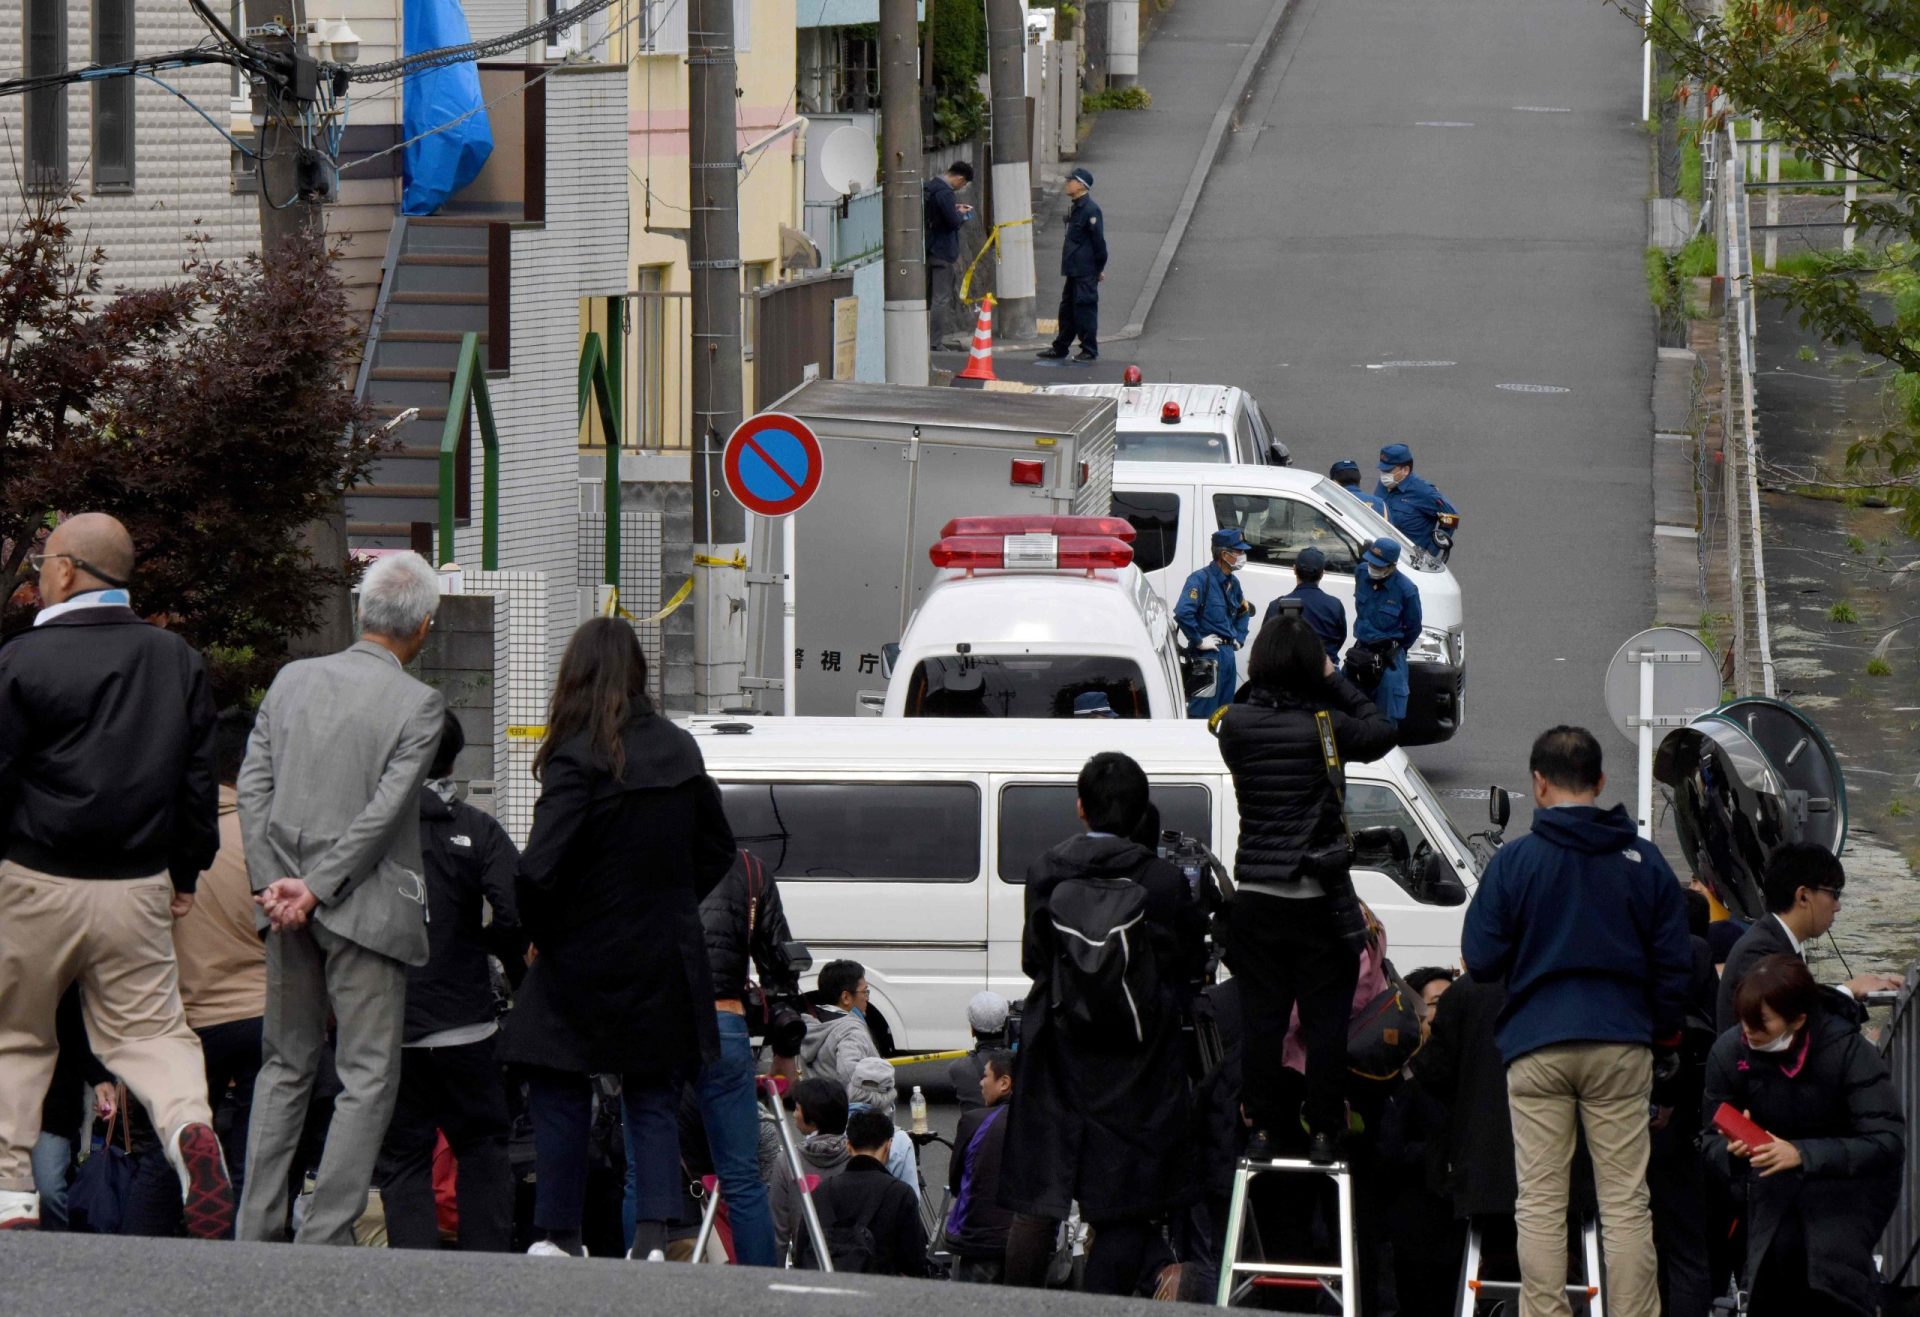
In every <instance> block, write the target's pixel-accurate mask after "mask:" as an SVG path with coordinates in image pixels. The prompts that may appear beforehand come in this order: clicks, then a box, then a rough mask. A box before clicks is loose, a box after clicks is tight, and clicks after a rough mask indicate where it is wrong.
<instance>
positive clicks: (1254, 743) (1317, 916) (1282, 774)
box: [1218, 613, 1395, 1162]
mask: <svg viewBox="0 0 1920 1317" xmlns="http://www.w3.org/2000/svg"><path fill="white" fill-rule="evenodd" d="M1247 678H1248V680H1247V686H1246V688H1245V689H1244V690H1243V691H1241V693H1240V695H1239V697H1238V698H1237V699H1236V701H1235V702H1234V703H1233V704H1232V705H1230V706H1228V708H1227V709H1226V711H1225V713H1224V714H1223V715H1222V716H1221V718H1220V722H1219V725H1218V731H1219V735H1220V755H1221V757H1222V758H1223V759H1225V760H1226V762H1227V768H1228V770H1229V771H1231V772H1232V774H1233V790H1234V795H1235V797H1236V798H1237V799H1238V801H1239V804H1240V841H1239V848H1238V850H1237V851H1236V852H1235V854H1234V886H1235V889H1236V892H1237V895H1236V896H1235V897H1234V902H1233V920H1232V926H1231V930H1230V932H1229V935H1228V939H1227V965H1228V967H1229V968H1230V969H1231V970H1232V971H1233V976H1234V979H1235V981H1237V982H1238V983H1239V984H1240V994H1241V1003H1242V1005H1241V1009H1242V1011H1243V1014H1244V1020H1245V1026H1244V1027H1245V1036H1246V1052H1245V1055H1246V1060H1245V1082H1244V1085H1243V1087H1242V1096H1241V1103H1242V1106H1243V1107H1244V1108H1245V1109H1246V1113H1247V1115H1248V1117H1249V1118H1250V1119H1251V1120H1252V1121H1253V1123H1254V1126H1255V1129H1256V1131H1257V1132H1258V1133H1259V1134H1260V1135H1262V1136H1264V1137H1263V1138H1261V1139H1260V1140H1259V1145H1260V1146H1259V1147H1258V1148H1257V1149H1255V1151H1256V1152H1258V1153H1259V1154H1260V1155H1270V1151H1271V1150H1273V1149H1274V1145H1275V1144H1279V1145H1281V1146H1285V1145H1288V1144H1293V1143H1296V1142H1298V1141H1299V1131H1300V1128H1301V1126H1302V1125H1303V1124H1304V1125H1305V1126H1306V1132H1307V1135H1308V1138H1307V1144H1308V1148H1307V1151H1308V1155H1309V1156H1310V1157H1312V1158H1313V1160H1315V1161H1319V1162H1331V1161H1333V1160H1334V1159H1335V1158H1336V1156H1337V1155H1338V1150H1339V1144H1340V1141H1341V1140H1342V1138H1343V1137H1344V1136H1345V1134H1346V1131H1347V1112H1346V1074H1347V1064H1346V1062H1347V1017H1348V1014H1349V1012H1350V1011H1351V1009H1352V1002H1353V992H1354V986H1355V984H1356V983H1357V982H1358V979H1359V973H1360V952H1359V948H1358V946H1357V945H1356V944H1355V943H1354V942H1352V941H1351V940H1349V939H1347V938H1346V937H1345V936H1343V933H1342V930H1341V928H1340V927H1339V925H1338V923H1337V920H1336V913H1337V911H1336V900H1337V898H1338V897H1339V896H1340V894H1341V893H1340V890H1339V889H1340V884H1341V882H1342V881H1344V867H1343V866H1341V865H1339V864H1338V863H1337V861H1338V850H1339V844H1340V843H1341V841H1342V839H1343V838H1344V836H1345V828H1346V825H1345V822H1344V820H1343V815H1342V810H1343V807H1344V802H1343V801H1342V800H1341V798H1340V795H1339V793H1338V792H1337V791H1336V790H1335V788H1334V779H1333V775H1332V774H1331V773H1330V772H1329V765H1328V763H1327V756H1326V753H1325V751H1324V749H1323V745H1322V737H1321V728H1320V720H1319V715H1321V714H1325V715H1326V716H1327V726H1328V731H1329V733H1330V734H1331V736H1332V738H1333V744H1334V746H1335V748H1336V749H1337V751H1338V754H1339V758H1340V761H1341V762H1342V763H1343V764H1344V763H1347V762H1351V761H1361V762H1364V761H1367V760H1372V759H1378V758H1380V757H1381V756H1382V755H1384V754H1386V753H1387V752H1388V751H1389V750H1391V749H1393V744H1394V740H1395V731H1394V725H1393V723H1392V721H1391V720H1389V719H1388V718H1386V717H1385V716H1383V715H1382V714H1381V713H1380V711H1379V710H1378V709H1376V708H1374V707H1373V704H1372V702H1371V701H1369V700H1368V699H1367V697H1366V696H1364V695H1362V694H1361V693H1360V691H1359V689H1358V688H1357V687H1355V686H1354V684H1353V683H1352V682H1350V681H1348V680H1347V679H1346V678H1345V677H1344V676H1342V675H1341V674H1340V672H1339V671H1338V670H1337V669H1335V667H1334V666H1333V663H1332V662H1331V661H1330V660H1329V659H1328V658H1327V652H1326V649H1325V647H1324V646H1322V644H1321V643H1320V639H1319V637H1317V636H1315V635H1314V633H1313V631H1312V629H1311V628H1309V627H1308V626H1307V624H1306V622H1305V621H1304V620H1303V619H1302V618H1301V617H1300V615H1299V614H1297V613H1280V614H1277V615H1275V616H1274V617H1273V618H1272V620H1270V621H1269V622H1267V623H1266V625H1264V626H1262V627H1261V628H1260V634H1259V636H1258V637H1257V638H1256V639H1255V640H1254V642H1253V655H1252V661H1251V662H1250V663H1249V664H1248V667H1247ZM1330 852H1332V854H1331V855H1330ZM1295 1005H1298V1006H1299V1008H1300V1028H1301V1036H1302V1041H1303V1042H1304V1043H1305V1048H1306V1100H1305V1102H1304V1104H1303V1105H1302V1106H1301V1107H1299V1108H1292V1109H1287V1108H1288V1107H1289V1104H1288V1102H1287V1100H1286V1098H1285V1096H1284V1095H1285V1094H1286V1093H1287V1092H1288V1090H1289V1087H1290V1086H1289V1083H1288V1080H1287V1077H1286V1075H1285V1073H1284V1072H1285V1066H1284V1063H1283V1061H1282V1059H1281V1058H1282V1055H1283V1044H1284V1043H1285V1041H1286V1036H1287V1030H1288V1026H1289V1023H1290V1022H1291V1019H1292V1016H1293V1008H1294V1007H1295Z"/></svg>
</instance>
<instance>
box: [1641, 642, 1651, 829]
mask: <svg viewBox="0 0 1920 1317" xmlns="http://www.w3.org/2000/svg"><path fill="white" fill-rule="evenodd" d="M1651 657H1652V655H1649V654H1642V655H1641V656H1640V783H1639V786H1640V800H1639V821H1640V836H1641V838H1642V839H1643V840H1646V841H1652V840H1653V664H1652V663H1650V662H1648V661H1647V660H1648V659H1649V658H1651Z"/></svg>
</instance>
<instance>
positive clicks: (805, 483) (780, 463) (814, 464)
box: [720, 412, 825, 517]
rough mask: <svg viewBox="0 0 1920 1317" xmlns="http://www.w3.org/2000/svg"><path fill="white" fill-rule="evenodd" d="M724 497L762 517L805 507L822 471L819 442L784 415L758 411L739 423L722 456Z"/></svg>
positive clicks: (791, 418)
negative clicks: (734, 500)
mask: <svg viewBox="0 0 1920 1317" xmlns="http://www.w3.org/2000/svg"><path fill="white" fill-rule="evenodd" d="M720 466H721V471H722V473H723V474H724V475H725V477H726V481H727V492H729V493H730V494H732V495H733V496H734V498H736V499H737V500H739V503H740V506H741V507H743V508H745V509H746V510H747V511H749V512H752V513H756V514H757V515H759V516H762V517H784V516H787V515H789V514H791V513H794V512H798V511H799V510H800V509H801V508H803V507H805V506H806V504H807V500H808V499H810V498H812V497H813V496H814V493H815V491H817V490H818V489H819V488H820V476H821V472H822V470H823V468H824V466H825V463H824V460H823V459H822V457H821V453H820V440H819V439H818V438H817V437H816V436H815V435H814V433H813V431H812V430H810V429H808V428H807V424H806V422H804V421H801V420H799V419H797V418H795V417H792V416H788V415H786V414H785V413H784V412H762V413H760V414H759V415H758V416H750V417H748V418H747V419H746V420H744V421H742V422H741V423H740V428H739V429H737V430H735V431H734V432H733V434H732V436H731V437H729V438H728V440H727V446H726V449H725V450H724V452H723V453H722V455H721V462H720Z"/></svg>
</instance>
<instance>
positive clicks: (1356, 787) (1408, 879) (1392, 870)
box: [1347, 782, 1458, 901]
mask: <svg viewBox="0 0 1920 1317" xmlns="http://www.w3.org/2000/svg"><path fill="white" fill-rule="evenodd" d="M1347 826H1348V827H1349V828H1351V829H1352V830H1353V832H1354V834H1355V838H1354V839H1355V842H1356V848H1355V851H1354V858H1353V862H1354V865H1355V866H1356V867H1357V868H1362V869H1377V870H1379V871H1380V872H1381V873H1384V874H1386V875H1387V877H1389V878H1391V879H1393V881H1394V882H1395V883H1396V884H1397V885H1398V886H1399V887H1400V889H1401V890H1402V891H1404V892H1406V893H1407V894H1408V895H1409V896H1411V897H1413V898H1414V899H1415V900H1417V901H1431V900H1432V898H1431V897H1430V896H1429V895H1428V893H1429V892H1430V891H1431V890H1432V887H1433V880H1434V879H1435V878H1436V877H1441V878H1451V879H1453V880H1454V881H1456V882H1457V881H1458V875H1457V874H1455V873H1454V871H1453V866H1452V865H1450V864H1448V863H1447V861H1446V859H1445V857H1443V856H1441V855H1438V854H1436V853H1435V852H1434V849H1433V846H1432V845H1431V844H1430V843H1429V842H1428V841H1427V834H1426V829H1424V828H1422V827H1421V826H1420V822H1419V820H1418V819H1416V818H1414V816H1413V811H1412V810H1410V809H1408V808H1407V803H1406V801H1404V800H1402V799H1401V798H1400V793H1399V792H1397V791H1395V790H1394V789H1393V788H1391V787H1388V786H1383V785H1381V784H1380V783H1377V782H1349V783H1348V784H1347ZM1363 828H1398V829H1399V830H1400V835H1401V836H1402V837H1404V838H1405V839H1406V843H1407V850H1408V856H1407V861H1406V863H1405V864H1404V865H1403V864H1401V862H1400V861H1399V860H1397V859H1396V858H1394V854H1393V850H1392V848H1391V847H1390V846H1386V845H1380V844H1377V843H1375V844H1368V843H1362V842H1361V839H1360V837H1359V833H1360V831H1361V830H1362V829H1363Z"/></svg>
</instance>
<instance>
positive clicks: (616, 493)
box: [602, 297, 627, 590]
mask: <svg viewBox="0 0 1920 1317" xmlns="http://www.w3.org/2000/svg"><path fill="white" fill-rule="evenodd" d="M626 310H627V308H626V301H625V299H624V298H620V297H609V298H608V299H607V381H606V384H607V400H606V402H605V403H604V404H603V407H604V410H605V411H606V412H607V413H608V414H610V415H611V416H612V417H613V420H612V421H611V422H609V423H604V424H603V428H605V429H606V432H607V478H606V488H605V489H604V490H603V491H602V493H603V494H604V496H605V509H604V510H605V513H606V518H607V543H606V559H607V561H606V578H607V584H608V585H611V586H613V587H614V588H615V589H616V590H617V589H619V588H620V450H621V449H622V448H623V447H625V445H626V439H627V435H626V431H625V430H624V429H623V428H622V427H623V426H624V425H625V424H626V419H627V414H626V410H625V408H626V399H625V398H623V397H622V396H621V382H622V379H623V377H624V376H625V374H626V369H625V367H626V361H627V344H626V325H625V319H626Z"/></svg>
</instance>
